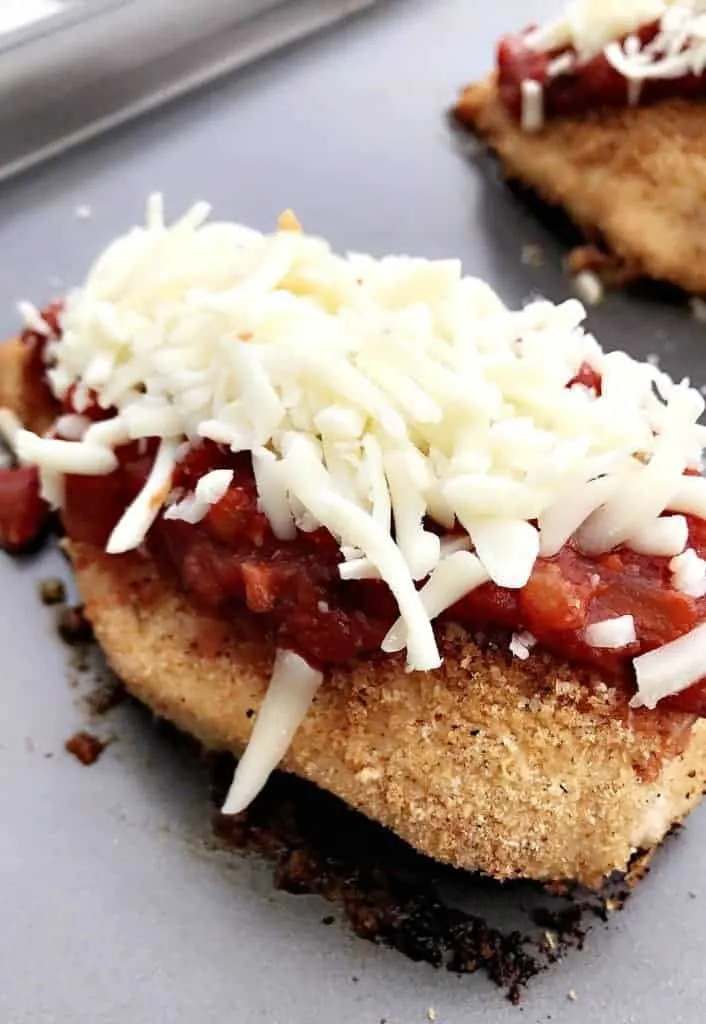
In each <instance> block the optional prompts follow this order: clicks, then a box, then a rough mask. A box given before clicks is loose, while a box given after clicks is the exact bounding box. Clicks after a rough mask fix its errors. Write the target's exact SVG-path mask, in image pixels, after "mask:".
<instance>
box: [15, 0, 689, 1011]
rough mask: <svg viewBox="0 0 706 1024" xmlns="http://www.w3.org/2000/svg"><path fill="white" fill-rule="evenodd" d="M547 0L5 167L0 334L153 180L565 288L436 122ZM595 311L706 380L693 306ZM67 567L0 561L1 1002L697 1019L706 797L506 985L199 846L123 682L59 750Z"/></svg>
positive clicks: (353, 44) (508, 279) (191, 808)
mask: <svg viewBox="0 0 706 1024" xmlns="http://www.w3.org/2000/svg"><path fill="white" fill-rule="evenodd" d="M551 7H552V5H551V3H548V2H546V0H545V2H544V3H543V4H542V3H541V2H539V0H537V2H535V0H533V2H532V4H531V5H530V4H529V3H519V2H513V3H510V2H507V3H505V4H504V5H500V4H496V5H494V6H491V7H488V6H485V5H484V7H483V10H482V15H481V14H479V13H478V8H477V5H473V4H469V3H468V2H466V0H446V2H444V0H429V2H425V0H408V2H394V0H393V2H392V3H390V4H389V5H388V4H385V5H382V6H381V7H380V8H379V9H377V10H375V11H373V12H372V13H371V14H370V15H369V16H367V17H365V18H364V19H361V20H358V21H356V22H353V23H350V24H349V25H348V26H347V27H345V28H342V29H339V30H337V31H335V32H333V33H331V34H327V35H325V36H323V37H321V38H318V39H317V40H315V41H311V42H308V43H306V44H304V45H301V46H300V47H297V48H296V49H295V50H292V51H291V52H289V53H287V54H283V55H281V56H278V57H276V58H274V59H268V60H266V61H265V62H264V63H261V64H259V65H258V66H256V67H253V68H251V69H249V70H247V71H246V72H244V73H240V74H239V75H238V76H236V77H233V78H230V79H229V80H227V81H223V82H221V83H220V84H219V85H217V86H215V87H211V88H209V89H208V90H207V91H205V92H203V93H201V94H200V95H198V96H197V97H193V98H191V99H189V100H188V101H185V102H183V103H181V104H180V105H178V106H173V107H171V108H170V109H168V110H167V111H164V112H162V113H161V114H160V115H159V116H155V117H152V118H149V119H145V120H142V121H141V122H139V123H136V124H134V125H132V126H130V127H129V128H125V129H122V130H120V131H119V132H117V133H115V134H114V135H112V136H110V137H106V138H103V139H102V140H100V141H99V142H97V143H94V144H92V145H91V146H90V147H85V148H82V149H80V150H76V151H74V152H73V153H71V154H69V155H67V156H66V157H65V158H63V159H62V160H60V161H57V162H55V163H54V165H53V166H45V167H43V168H39V169H37V170H36V171H34V172H32V173H31V174H30V175H27V176H24V177H23V178H20V179H18V180H17V181H15V182H14V183H12V184H10V185H6V186H4V187H3V188H2V189H1V190H0V248H1V250H2V252H3V273H2V275H1V276H0V317H2V327H3V329H4V331H5V333H6V335H7V336H9V335H11V334H12V333H13V332H14V331H15V330H16V328H17V318H16V316H15V314H14V306H15V303H16V301H17V300H18V299H19V298H22V297H29V298H31V299H32V300H34V301H35V302H37V303H41V302H43V301H45V300H47V299H50V298H52V297H53V296H54V295H55V294H58V293H60V292H61V290H62V289H63V288H64V287H66V286H67V285H69V284H70V283H73V282H76V281H79V280H80V279H81V277H82V275H83V273H84V271H85V269H86V266H87V263H88V261H89V260H90V258H91V257H92V255H93V254H94V253H95V252H96V250H97V248H98V247H99V246H101V245H102V244H103V243H105V242H106V241H108V240H109V239H110V238H111V237H112V235H113V234H114V233H115V232H116V231H118V230H120V229H122V228H123V227H124V226H126V225H128V224H131V223H133V222H134V220H135V219H136V218H138V217H140V216H141V212H142V208H143V203H144V198H145V196H146V194H147V193H148V192H149V191H150V190H152V189H154V188H161V189H163V190H164V191H165V193H166V195H167V201H168V206H169V208H170V209H171V210H172V211H173V212H174V213H177V212H178V211H180V210H181V209H183V207H184V206H185V205H186V204H188V203H190V202H192V201H193V200H194V199H197V198H203V197H205V198H208V199H209V200H211V201H212V202H213V203H214V205H215V207H216V210H217V212H218V214H220V215H223V216H228V217H233V218H241V219H243V220H246V221H248V222H249V223H252V224H254V225H256V226H259V227H267V226H268V225H271V224H273V223H274V220H275V218H276V216H277V214H278V212H279V211H280V210H281V209H282V208H283V207H285V206H291V207H293V208H294V209H295V210H296V211H297V213H298V215H299V217H300V218H301V219H302V220H303V222H304V224H305V225H306V226H307V227H308V228H310V229H311V230H314V231H317V232H321V233H322V234H325V235H327V236H329V237H330V238H331V239H332V240H333V241H334V242H335V243H336V244H337V245H340V246H342V247H346V248H352V249H358V250H371V251H373V252H377V253H384V252H387V251H404V252H411V253H420V254H428V255H432V256H448V255H459V256H461V257H462V258H463V261H464V264H465V267H466V269H467V270H468V271H469V272H475V273H478V274H481V275H483V276H485V277H487V278H488V279H489V280H490V281H491V282H492V283H493V284H494V285H495V286H496V287H497V288H498V289H499V290H500V291H501V292H502V294H503V295H504V296H505V297H506V298H507V300H509V301H510V302H514V303H517V302H520V301H521V300H523V299H524V298H527V297H528V296H529V295H530V294H533V293H536V292H541V293H543V294H545V295H547V296H549V297H550V298H553V299H559V298H561V297H562V296H563V295H565V294H566V292H567V290H568V284H567V282H566V280H565V279H564V277H563V276H562V273H561V270H560V268H559V263H560V256H561V253H562V249H561V246H560V244H559V243H558V242H557V240H556V238H555V237H554V236H553V235H552V234H551V233H550V231H549V230H548V229H547V228H546V227H544V226H543V225H542V223H540V222H539V221H538V220H537V219H536V218H535V217H534V216H533V215H532V214H531V213H530V212H529V211H528V210H527V209H526V208H525V207H524V206H523V205H522V204H521V203H520V202H519V201H518V200H517V199H516V198H515V197H514V196H513V195H511V194H510V193H509V192H508V191H506V189H505V188H504V187H503V186H502V185H501V184H500V183H499V181H498V179H497V176H496V174H495V172H494V170H493V168H492V166H491V165H490V164H489V163H488V162H487V161H485V160H483V159H481V160H480V161H478V160H477V159H476V158H473V159H470V158H468V157H467V156H464V155H462V154H461V153H460V152H459V150H458V147H457V145H456V142H455V140H454V139H453V138H452V136H451V135H450V133H449V131H448V128H447V125H446V124H445V121H444V110H445V108H447V107H448V105H449V104H450V102H451V101H452V100H453V97H454V94H455V91H456V89H457V87H458V86H459V85H460V84H461V83H462V82H464V81H465V80H467V79H470V78H473V77H474V76H477V75H479V74H481V73H482V72H483V71H485V69H486V68H487V67H488V65H489V63H490V61H491V58H492V52H493V47H494V43H495V41H496V38H497V36H498V35H499V34H500V32H501V31H503V30H505V29H510V28H513V27H516V26H517V25H518V24H519V23H522V22H525V21H529V20H530V19H531V18H532V16H533V15H534V14H535V13H536V14H539V15H540V16H541V15H543V14H546V13H549V12H550V11H551ZM79 210H80V212H81V216H80V217H77V211H79ZM527 244H533V245H539V246H540V247H541V249H542V252H543V254H544V263H543V265H542V266H541V267H529V266H526V265H524V264H523V262H522V258H521V255H522V249H523V246H526V245H527ZM590 322H591V324H592V326H593V327H594V329H595V330H596V332H597V333H598V334H599V335H600V337H601V339H602V340H603V342H604V344H606V345H607V346H625V347H627V348H628V349H630V350H631V351H633V352H635V353H636V354H640V355H648V354H651V353H654V354H658V355H660V356H662V357H663V359H664V362H665V364H666V365H667V366H668V367H669V368H670V369H671V370H673V371H674V372H675V373H677V374H680V373H682V374H686V373H689V374H690V375H691V376H692V377H693V378H694V379H695V380H696V381H697V382H698V383H702V382H705V381H706V361H705V360H704V352H706V349H705V348H704V345H705V344H706V327H704V325H701V324H697V323H696V322H695V321H694V320H693V319H692V318H691V317H690V316H689V313H688V311H687V309H686V308H685V307H683V306H680V305H678V304H670V303H668V302H667V301H663V300H660V299H657V298H648V297H628V296H622V295H611V296H609V297H608V298H607V299H606V300H605V302H604V303H603V304H602V305H601V306H600V307H598V308H597V309H596V310H595V311H594V312H592V313H591V317H590ZM56 571H61V572H63V571H64V566H63V562H62V560H61V559H60V557H59V556H57V555H53V556H43V557H42V558H40V559H39V560H35V561H28V562H22V563H18V562H10V561H9V560H4V561H3V562H2V564H1V565H0V610H1V612H2V614H0V645H1V650H2V664H3V668H2V682H1V684H0V687H1V688H0V822H1V823H2V824H1V825H0V907H1V908H2V928H0V1021H2V1022H3V1024H50V1022H52V1024H83V1022H86V1024H103V1022H106V1024H107V1022H110V1024H154V1022H155V1021H168V1022H174V1024H210V1022H214V1024H215V1022H218V1024H223V1022H225V1021H228V1022H237V1024H251V1022H252V1024H310V1022H313V1021H322V1022H323V1021H325V1022H327V1024H329V1022H330V1024H380V1022H381V1021H383V1020H385V1021H387V1022H388V1024H415V1022H420V1024H423V1022H424V1021H426V1020H429V1019H430V1018H431V1016H435V1017H436V1019H437V1021H439V1022H443V1024H466V1022H473V1024H509V1022H519V1021H525V1022H532V1024H534V1022H540V1021H542V1022H544V1021H549V1020H551V1021H555V1022H556V1021H561V1022H568V1024H594V1022H595V1021H597V1020H600V1021H605V1022H606V1024H653V1022H654V1024H657V1022H660V1024H662V1022H663V1021H665V1020H668V1021H670V1022H675V1024H677V1022H683V1024H696V1022H698V1021H701V1020H703V1006H704V1004H705V1002H706V981H705V975H704V971H703V969H702V951H703V948H704V938H705V936H706V926H705V925H704V910H703V908H704V900H705V899H706V888H705V887H704V884H703V877H704V873H705V872H706V852H705V850H704V847H705V844H706V816H705V814H704V812H702V811H697V813H696V814H694V815H693V816H692V817H691V818H690V819H689V822H688V824H687V826H686V828H685V829H683V830H682V832H681V833H680V834H678V835H677V836H676V837H674V838H673V839H672V840H670V841H669V842H668V843H667V844H666V846H665V848H664V850H663V851H662V852H661V853H660V855H659V856H658V857H657V858H656V860H655V862H654V865H653V868H652V871H651V873H650V875H649V876H648V877H647V878H646V879H645V881H644V882H643V883H642V885H641V886H640V887H639V890H638V892H637V893H636V894H635V895H634V896H633V897H632V899H631V900H630V901H629V902H628V904H627V906H626V908H625V910H624V911H623V912H622V913H620V914H617V915H615V916H613V917H612V918H611V919H610V920H609V922H608V923H607V924H604V923H603V922H601V921H600V920H599V919H597V918H595V919H594V918H592V917H590V916H589V920H588V921H587V923H588V924H590V925H591V929H590V931H589V934H588V935H587V937H586V941H585V945H584V948H583V950H578V949H576V950H572V951H568V952H567V953H566V955H565V956H563V958H562V959H561V961H560V962H559V963H557V964H555V965H554V966H553V967H552V968H551V969H549V970H547V971H546V972H544V973H543V974H541V975H540V976H538V977H537V978H535V979H534V981H533V982H532V983H531V984H530V985H529V987H528V989H527V991H526V992H525V995H524V1002H523V1008H522V1009H518V1008H516V1007H513V1006H511V1005H510V1004H509V1003H508V1002H507V1001H506V1000H505V998H504V996H503V994H502V993H501V992H500V991H499V990H498V989H497V988H496V987H495V986H494V985H492V984H491V983H490V982H489V981H488V979H487V978H486V977H485V976H483V975H482V974H478V975H475V976H462V977H458V976H456V975H455V974H454V973H452V972H451V973H450V972H447V971H445V970H437V969H434V968H433V967H431V966H429V965H428V964H425V963H413V962H412V961H411V960H409V959H408V958H407V957H404V956H402V955H401V954H399V953H397V952H394V951H391V950H388V949H385V948H381V947H377V946H375V945H373V944H371V943H369V942H366V941H363V940H361V939H359V938H356V937H355V936H354V935H353V934H352V933H351V931H350V929H349V928H348V926H347V925H346V924H345V923H344V922H343V921H342V914H341V912H340V908H339V907H338V906H337V905H336V904H333V905H332V904H328V903H325V902H324V901H323V900H321V899H319V898H318V897H308V896H292V895H287V894H285V893H282V892H277V891H275V889H274V888H273V885H272V872H271V869H270V867H268V866H267V865H266V864H265V863H264V862H262V861H260V860H259V859H257V858H253V857H240V856H238V855H234V854H231V853H228V852H226V851H224V850H222V849H220V848H218V846H217V845H214V844H213V843H212V842H211V841H210V837H211V830H210V814H211V809H210V801H209V792H208V790H209V782H208V777H207V771H206V768H205V765H204V763H203V762H202V760H201V759H200V758H199V757H198V756H196V755H195V754H194V752H193V750H192V749H191V748H190V747H189V746H188V745H186V744H184V743H181V742H178V741H176V740H175V739H174V737H173V736H172V735H170V734H169V733H167V732H165V731H164V730H161V729H155V728H154V724H153V721H152V719H151V717H150V716H149V715H148V714H147V713H145V712H141V711H140V710H139V709H138V708H136V707H135V706H134V705H131V704H125V705H122V706H121V707H120V708H118V709H116V710H115V711H114V712H112V713H111V714H110V715H109V716H107V717H106V718H105V719H104V720H101V721H100V722H99V723H98V724H97V725H95V726H92V727H93V728H95V729H96V731H98V732H100V733H102V734H107V733H113V734H114V735H115V737H116V739H115V742H114V743H113V744H112V745H111V746H110V747H109V748H108V749H107V750H106V752H105V754H104V755H103V757H102V758H101V760H100V761H99V762H98V763H97V764H96V765H94V766H93V767H91V768H84V767H82V766H80V765H79V764H78V763H77V762H76V761H75V760H74V759H73V758H70V757H69V756H67V755H66V754H65V753H64V752H63V743H64V741H65V739H66V738H67V737H68V736H69V735H71V733H72V732H74V731H75V730H76V729H77V728H80V727H82V726H84V725H86V722H87V714H86V710H85V708H84V706H83V705H82V703H81V699H80V694H81V692H82V688H85V687H87V686H90V678H89V679H88V680H87V681H84V682H81V683H80V684H79V687H78V688H76V687H72V686H71V685H70V677H71V676H72V675H73V670H72V669H71V668H70V666H69V665H68V662H67V655H66V652H65V649H64V648H63V647H62V645H60V644H59V643H58V642H57V641H56V639H55V634H54V626H53V617H52V613H51V610H49V609H47V608H44V607H42V606H41V605H40V603H39V602H38V600H37V597H36V581H37V579H39V578H40V577H44V576H48V575H51V574H53V573H54V572H56ZM468 782H469V785H472V784H473V780H472V779H469V780H468ZM452 887H453V889H454V892H453V894H452V898H453V900H454V902H455V903H457V904H462V905H464V906H465V907H466V909H467V910H469V911H471V912H474V911H475V912H477V913H479V914H482V915H484V916H485V915H491V916H492V915H498V916H500V917H502V918H503V927H505V928H511V927H512V926H513V925H516V926H517V927H519V928H524V927H525V924H526V911H524V910H523V909H522V908H521V906H520V903H521V902H522V899H523V897H521V896H518V898H517V902H516V903H515V902H514V896H513V898H508V894H507V893H506V892H501V891H499V890H498V889H497V888H493V887H492V886H490V887H489V886H483V885H478V883H477V882H476V881H474V880H472V879H467V878H464V877H463V876H455V877H454V879H453V886H452ZM511 895H512V894H511ZM331 915H332V916H333V918H334V921H333V923H331V924H329V925H328V926H326V925H324V924H322V920H323V919H324V918H326V919H327V920H328V918H329V917H330V916H331ZM573 997H575V998H573ZM430 1010H433V1013H431V1014H430Z"/></svg>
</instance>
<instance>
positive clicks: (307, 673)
mask: <svg viewBox="0 0 706 1024" xmlns="http://www.w3.org/2000/svg"><path fill="white" fill-rule="evenodd" d="M322 681H323V675H322V673H321V672H319V671H317V670H316V669H313V668H312V667H311V666H310V665H307V663H306V662H305V661H304V660H303V658H300V657H299V655H298V654H294V653H293V652H292V651H277V654H276V656H275V663H274V667H273V669H272V676H271V678H270V685H269V686H268V688H267V693H266V695H265V699H264V700H263V702H262V705H261V707H260V710H259V712H258V715H257V718H256V719H255V725H254V727H253V731H252V736H251V737H250V742H249V744H248V746H247V748H246V750H245V753H244V754H243V756H242V757H241V759H240V761H239V762H238V767H237V768H236V770H235V777H234V779H233V783H232V785H231V787H230V790H229V792H228V796H227V797H226V801H225V803H224V805H223V813H224V814H239V813H240V812H241V811H243V810H245V808H246V807H247V806H248V804H250V803H252V801H253V800H254V799H255V797H256V796H257V794H258V793H259V792H260V790H261V789H262V787H263V786H264V785H265V783H266V782H267V780H268V778H269V777H270V775H271V773H272V772H273V771H274V769H275V768H276V767H277V765H278V764H279V763H280V761H281V760H282V758H283V757H284V755H285V754H286V753H287V750H288V749H289V745H290V744H291V742H292V739H293V737H294V734H295V732H296V731H297V729H298V728H299V726H300V725H301V723H302V721H303V720H304V717H305V715H306V713H307V711H308V710H309V707H310V705H311V702H312V701H313V699H314V697H315V696H316V691H317V690H318V688H319V687H320V686H321V683H322Z"/></svg>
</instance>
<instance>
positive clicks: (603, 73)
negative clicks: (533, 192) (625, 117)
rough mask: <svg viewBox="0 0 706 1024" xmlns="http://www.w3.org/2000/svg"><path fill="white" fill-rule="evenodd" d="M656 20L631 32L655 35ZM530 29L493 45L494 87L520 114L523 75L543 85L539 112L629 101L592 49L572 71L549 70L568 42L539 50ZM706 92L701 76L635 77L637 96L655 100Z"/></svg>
mask: <svg viewBox="0 0 706 1024" xmlns="http://www.w3.org/2000/svg"><path fill="white" fill-rule="evenodd" d="M658 29H659V25H658V23H657V22H653V23H652V24H650V25H646V26H644V27H643V28H641V29H640V30H639V31H637V32H633V33H631V34H632V35H634V36H637V38H638V39H639V40H640V41H641V43H642V45H643V46H644V45H645V44H647V43H649V42H651V41H652V40H653V39H654V38H655V36H656V35H657V32H658ZM531 32H532V29H531V28H530V29H527V30H526V31H524V32H520V33H516V34H514V35H509V36H506V37H505V38H504V39H502V40H501V41H500V43H499V45H498V52H497V67H498V89H499V92H500V96H501V98H502V100H503V103H504V104H505V106H506V107H507V108H508V110H509V111H510V112H511V113H512V115H513V116H514V117H515V118H516V119H517V120H520V118H521V114H522V83H523V82H524V81H526V80H528V79H532V80H533V81H535V82H539V84H540V85H542V86H543V88H544V116H545V118H547V119H548V118H552V117H566V116H570V115H572V114H582V113H585V112H586V111H587V110H595V109H597V108H599V107H624V106H627V105H628V104H629V103H630V99H631V98H630V96H629V92H628V90H629V82H628V79H627V78H625V76H624V75H622V74H620V72H618V71H616V70H615V68H614V67H613V66H612V65H611V64H610V63H609V62H608V61H607V60H606V57H605V55H604V54H603V53H599V54H597V55H596V56H595V57H593V58H592V60H590V61H587V62H586V63H584V64H581V63H578V62H577V64H576V67H575V69H574V70H573V71H570V72H568V73H565V74H560V75H555V76H552V75H551V74H550V71H549V67H550V65H551V63H552V62H553V61H554V60H556V58H557V57H561V56H563V55H565V54H566V55H570V56H575V55H576V51H575V50H574V49H573V48H568V49H563V50H553V51H547V52H541V51H539V50H533V49H532V48H531V47H530V46H529V45H528V38H529V37H530V34H531ZM677 96H679V97H684V98H691V97H698V96H706V76H704V75H681V76H677V77H674V78H649V79H646V80H645V81H643V82H642V83H641V88H640V92H639V96H638V99H637V102H638V103H639V104H640V105H642V104H649V103H656V102H658V101H659V100H664V99H669V98H672V97H677Z"/></svg>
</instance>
